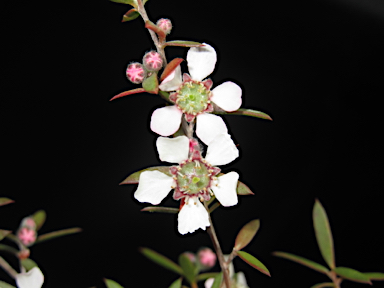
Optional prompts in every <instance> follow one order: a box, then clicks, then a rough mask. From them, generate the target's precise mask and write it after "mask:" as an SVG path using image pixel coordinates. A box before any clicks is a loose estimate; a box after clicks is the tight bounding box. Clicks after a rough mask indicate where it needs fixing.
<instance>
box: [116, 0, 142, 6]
mask: <svg viewBox="0 0 384 288" xmlns="http://www.w3.org/2000/svg"><path fill="white" fill-rule="evenodd" d="M111 1H112V2H115V3H121V4H129V5H132V6H133V7H136V6H137V5H136V3H135V1H134V0H111Z"/></svg>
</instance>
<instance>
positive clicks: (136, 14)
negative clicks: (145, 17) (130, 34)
mask: <svg viewBox="0 0 384 288" xmlns="http://www.w3.org/2000/svg"><path fill="white" fill-rule="evenodd" d="M139 16H140V13H139V12H138V11H137V10H136V8H132V9H131V10H129V11H128V12H127V13H125V14H124V15H123V20H122V21H121V22H127V21H132V20H135V19H136V18H137V17H139Z"/></svg>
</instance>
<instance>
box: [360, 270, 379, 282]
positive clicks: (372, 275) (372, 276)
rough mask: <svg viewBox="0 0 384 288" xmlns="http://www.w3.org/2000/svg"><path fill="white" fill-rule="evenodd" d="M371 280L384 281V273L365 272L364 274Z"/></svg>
mask: <svg viewBox="0 0 384 288" xmlns="http://www.w3.org/2000/svg"><path fill="white" fill-rule="evenodd" d="M363 274H364V275H365V276H367V277H368V278H369V279H371V280H376V281H384V273H381V272H365V273H363Z"/></svg>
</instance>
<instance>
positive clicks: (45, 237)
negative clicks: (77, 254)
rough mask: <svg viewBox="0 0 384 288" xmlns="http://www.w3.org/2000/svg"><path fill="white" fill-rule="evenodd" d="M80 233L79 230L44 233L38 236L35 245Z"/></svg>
mask: <svg viewBox="0 0 384 288" xmlns="http://www.w3.org/2000/svg"><path fill="white" fill-rule="evenodd" d="M81 231H82V229H81V228H69V229H63V230H58V231H54V232H50V233H46V234H43V235H40V236H38V237H37V239H36V242H35V243H40V242H43V241H47V240H51V239H54V238H57V237H61V236H65V235H71V234H74V233H79V232H81Z"/></svg>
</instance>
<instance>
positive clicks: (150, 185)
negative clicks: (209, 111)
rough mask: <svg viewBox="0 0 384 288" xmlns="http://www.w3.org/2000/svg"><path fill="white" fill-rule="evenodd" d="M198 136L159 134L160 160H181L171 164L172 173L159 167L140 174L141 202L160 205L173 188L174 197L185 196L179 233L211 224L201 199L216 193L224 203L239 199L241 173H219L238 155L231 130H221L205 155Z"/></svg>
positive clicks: (229, 204)
mask: <svg viewBox="0 0 384 288" xmlns="http://www.w3.org/2000/svg"><path fill="white" fill-rule="evenodd" d="M196 144H197V143H196V140H194V139H191V140H190V139H189V138H188V137H186V136H178V137H175V138H167V137H159V138H158V139H157V141H156V147H157V151H158V153H159V157H160V160H162V161H165V162H169V163H178V164H179V165H178V166H172V167H170V173H171V175H172V176H168V175H166V174H164V173H162V172H160V171H145V172H142V173H141V174H140V178H139V186H138V188H137V190H136V192H135V194H134V197H135V198H136V199H137V200H138V201H140V202H148V203H151V204H153V205H158V204H159V203H160V202H161V201H162V200H163V199H164V198H165V197H166V196H167V195H168V193H169V192H170V191H171V190H172V189H174V193H173V198H174V199H175V200H180V199H181V200H182V205H181V206H182V207H181V210H180V212H179V215H178V231H179V233H180V234H186V233H192V232H194V231H196V230H197V229H199V228H201V229H203V230H205V228H206V227H208V226H209V225H210V223H209V215H208V211H207V210H206V209H205V207H204V206H203V205H202V203H201V202H200V201H208V200H210V198H211V195H215V197H216V198H217V200H218V201H219V202H220V203H221V205H223V206H233V205H236V204H237V202H238V199H237V193H236V186H237V181H238V179H239V174H238V173H236V172H229V173H227V174H225V175H222V176H219V177H216V175H217V174H218V173H219V172H220V169H219V168H217V167H215V165H225V164H228V163H230V162H232V161H233V160H235V159H236V158H237V157H238V156H239V151H238V150H237V148H236V146H235V144H234V143H233V141H232V139H231V137H230V136H229V135H228V134H224V133H222V134H219V135H217V136H216V137H215V139H213V140H212V141H211V143H210V144H209V145H208V149H207V153H206V156H205V158H202V157H201V153H200V151H199V149H198V148H197V147H198V145H196Z"/></svg>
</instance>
